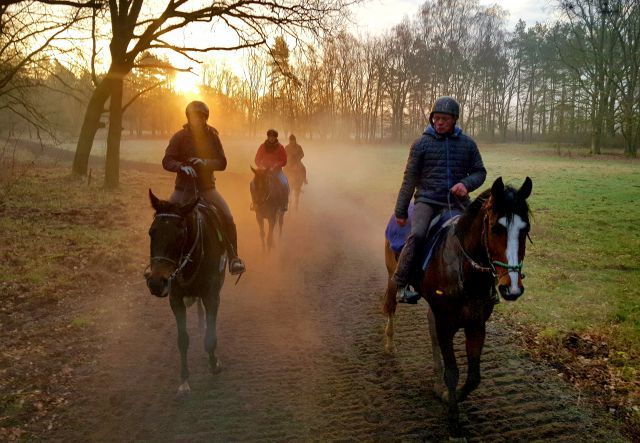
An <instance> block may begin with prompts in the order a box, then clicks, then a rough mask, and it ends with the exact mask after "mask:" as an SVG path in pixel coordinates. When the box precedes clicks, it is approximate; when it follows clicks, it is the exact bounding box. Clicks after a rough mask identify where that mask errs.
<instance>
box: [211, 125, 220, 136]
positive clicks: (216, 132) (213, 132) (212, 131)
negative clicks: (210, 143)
mask: <svg viewBox="0 0 640 443" xmlns="http://www.w3.org/2000/svg"><path fill="white" fill-rule="evenodd" d="M209 132H211V133H212V134H213V135H215V136H218V137H220V133H219V132H218V130H217V129H216V128H214V127H213V126H209Z"/></svg>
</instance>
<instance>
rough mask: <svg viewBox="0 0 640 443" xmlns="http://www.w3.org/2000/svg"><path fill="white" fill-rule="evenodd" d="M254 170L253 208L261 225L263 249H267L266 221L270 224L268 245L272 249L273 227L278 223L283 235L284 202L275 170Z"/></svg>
mask: <svg viewBox="0 0 640 443" xmlns="http://www.w3.org/2000/svg"><path fill="white" fill-rule="evenodd" d="M251 170H252V171H253V175H254V177H253V185H252V186H253V195H254V202H253V205H254V207H253V209H254V210H255V211H256V220H257V221H258V226H259V227H260V240H262V249H263V250H264V249H265V233H264V221H265V220H267V222H268V224H269V231H268V233H267V242H266V247H267V248H268V249H269V250H271V248H272V247H273V229H274V228H275V226H276V224H278V227H279V232H280V235H282V225H283V223H284V212H283V211H282V202H281V201H280V197H279V194H278V190H277V188H276V186H278V183H277V180H278V177H277V176H276V173H275V171H271V170H269V169H262V168H259V169H254V168H253V167H252V168H251Z"/></svg>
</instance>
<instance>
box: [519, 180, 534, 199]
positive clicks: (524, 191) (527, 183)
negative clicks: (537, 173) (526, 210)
mask: <svg viewBox="0 0 640 443" xmlns="http://www.w3.org/2000/svg"><path fill="white" fill-rule="evenodd" d="M532 188H533V182H532V181H531V179H530V178H529V177H527V178H525V179H524V183H523V184H522V186H521V187H520V189H518V197H520V198H521V199H522V200H526V199H527V198H529V196H530V195H531V189H532Z"/></svg>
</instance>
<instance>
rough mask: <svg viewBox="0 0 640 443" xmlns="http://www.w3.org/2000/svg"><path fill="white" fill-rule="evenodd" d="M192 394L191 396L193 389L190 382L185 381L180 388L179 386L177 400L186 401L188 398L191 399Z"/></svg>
mask: <svg viewBox="0 0 640 443" xmlns="http://www.w3.org/2000/svg"><path fill="white" fill-rule="evenodd" d="M190 394H191V387H190V386H189V382H188V381H185V382H184V383H182V384H181V385H180V386H178V392H176V397H175V399H176V400H178V401H180V400H185V399H186V398H188V397H189V395H190Z"/></svg>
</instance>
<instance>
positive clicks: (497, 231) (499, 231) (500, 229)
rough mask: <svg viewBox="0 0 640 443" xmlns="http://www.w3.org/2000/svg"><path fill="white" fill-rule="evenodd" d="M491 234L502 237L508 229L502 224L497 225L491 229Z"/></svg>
mask: <svg viewBox="0 0 640 443" xmlns="http://www.w3.org/2000/svg"><path fill="white" fill-rule="evenodd" d="M491 232H493V233H494V234H496V235H501V234H504V233H505V232H507V228H505V227H504V226H502V225H501V224H500V223H496V224H495V225H493V226H492V227H491Z"/></svg>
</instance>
